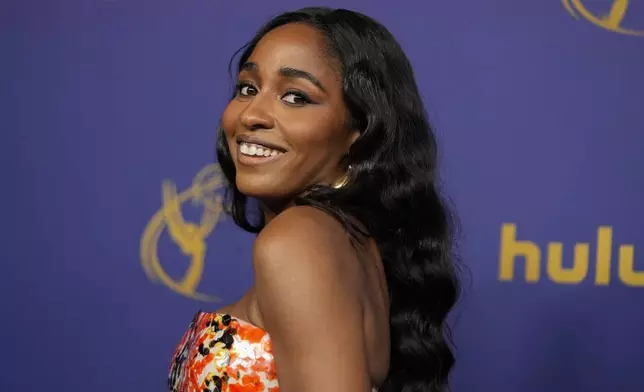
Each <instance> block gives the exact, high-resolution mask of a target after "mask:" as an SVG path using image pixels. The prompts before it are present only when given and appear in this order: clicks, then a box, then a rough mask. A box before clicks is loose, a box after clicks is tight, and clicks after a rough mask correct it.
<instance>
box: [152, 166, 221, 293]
mask: <svg viewBox="0 0 644 392" xmlns="http://www.w3.org/2000/svg"><path fill="white" fill-rule="evenodd" d="M222 184H223V176H222V173H221V168H220V167H219V165H217V164H212V165H208V166H206V167H205V168H203V169H202V170H201V171H200V172H199V173H198V174H197V175H196V176H195V178H194V180H193V183H192V186H191V187H190V188H189V189H187V190H185V191H183V192H181V193H177V187H176V185H175V184H174V183H172V182H171V181H169V180H166V181H164V182H163V186H162V189H163V192H162V197H163V207H162V208H161V209H160V210H159V211H158V212H157V213H156V214H154V216H153V217H152V219H151V220H150V221H149V222H148V225H147V227H146V228H145V231H144V232H143V237H142V239H141V250H140V252H141V263H142V264H143V268H144V270H145V273H146V275H147V276H148V278H149V279H150V280H152V281H153V282H159V281H160V282H161V283H162V284H164V285H165V286H167V287H169V288H170V289H172V290H173V291H175V292H176V293H179V294H182V295H185V296H186V297H190V298H194V299H198V300H202V301H213V302H218V301H219V298H217V297H214V296H210V295H207V294H203V293H199V292H198V291H197V290H198V287H199V282H201V277H202V274H203V271H204V259H205V256H206V249H207V246H206V238H207V237H208V235H210V233H211V232H212V230H213V229H214V227H215V225H216V224H217V221H218V220H219V219H220V216H221V212H222V196H220V195H218V194H216V191H217V190H219V189H221V188H222ZM187 202H191V203H192V205H193V206H196V207H198V208H200V209H202V210H203V212H202V215H201V221H200V222H199V223H194V222H188V221H186V220H185V219H184V216H183V213H182V206H183V205H184V204H185V203H187ZM164 232H167V233H168V234H169V236H170V238H171V239H172V241H173V242H174V243H175V244H176V245H177V246H178V247H179V249H180V250H181V251H182V253H183V254H184V255H186V256H189V257H190V263H189V265H188V267H187V269H186V272H185V274H184V275H183V277H182V278H181V279H179V280H175V279H173V278H172V277H170V275H168V273H167V272H166V270H165V269H164V268H163V266H162V264H161V261H160V260H159V254H158V244H159V238H160V237H161V234H162V233H164Z"/></svg>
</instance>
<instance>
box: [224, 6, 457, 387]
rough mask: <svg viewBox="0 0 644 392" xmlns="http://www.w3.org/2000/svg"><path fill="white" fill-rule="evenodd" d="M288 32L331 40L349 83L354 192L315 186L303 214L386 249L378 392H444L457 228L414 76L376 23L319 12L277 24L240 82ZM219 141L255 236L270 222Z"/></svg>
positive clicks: (235, 213) (237, 216)
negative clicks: (323, 215) (386, 314)
mask: <svg viewBox="0 0 644 392" xmlns="http://www.w3.org/2000/svg"><path fill="white" fill-rule="evenodd" d="M288 23H304V24H307V25H309V26H312V27H313V28H315V29H317V30H318V31H319V32H320V33H321V34H322V35H323V36H324V37H325V38H326V44H327V45H326V48H325V49H326V52H327V53H326V54H327V55H328V57H329V58H330V59H333V60H335V64H336V65H337V67H338V71H339V72H340V74H341V75H342V82H343V90H344V102H345V105H346V107H347V109H348V113H349V117H350V122H351V123H350V124H349V125H350V126H351V127H352V129H357V130H359V131H360V136H359V137H358V139H357V140H356V141H355V143H354V144H353V145H352V146H351V148H350V150H349V156H348V158H347V159H348V161H347V164H348V165H351V166H350V167H351V170H350V171H349V181H348V183H347V184H346V185H345V186H344V187H342V188H339V189H334V188H332V187H328V186H322V185H315V186H313V187H311V189H309V190H307V192H304V194H303V195H302V196H300V197H299V198H297V199H296V200H295V204H296V205H309V206H313V207H316V208H319V209H321V210H323V211H325V212H327V213H328V214H330V215H331V216H333V217H335V218H336V219H338V220H339V221H340V222H341V223H342V224H343V225H344V227H345V228H346V229H347V230H348V232H349V233H350V234H351V235H352V237H353V238H354V239H358V240H359V241H361V240H363V239H364V238H365V236H367V237H371V238H373V239H374V241H375V242H376V244H377V245H378V249H379V251H380V253H381V257H382V261H383V265H384V270H385V275H386V280H387V285H388V289H389V299H390V346H391V349H390V366H389V372H388V375H387V378H386V380H385V382H384V384H383V385H381V386H380V388H379V391H380V392H403V391H404V392H439V391H444V390H446V389H448V379H449V374H450V371H451V369H452V367H453V364H454V355H453V353H452V350H451V348H450V344H449V342H450V339H449V328H448V326H447V321H446V319H447V315H448V313H449V312H450V310H451V309H452V307H453V306H454V305H455V303H456V300H457V298H458V296H459V282H458V279H457V274H456V268H455V263H454V259H455V257H454V255H453V243H454V241H453V231H454V230H453V229H454V227H453V225H452V223H453V222H454V220H453V217H452V215H451V214H450V211H449V209H448V207H447V203H446V202H445V200H444V199H443V198H442V197H441V196H440V194H439V189H438V188H439V180H438V169H437V160H438V150H437V143H436V139H435V136H434V134H433V132H432V129H431V127H430V125H429V122H428V120H427V116H426V113H425V109H424V106H423V103H422V99H421V96H420V93H419V90H418V87H417V84H416V81H415V78H414V74H413V70H412V67H411V65H410V63H409V60H408V58H407V57H406V55H405V53H404V52H403V50H402V48H401V47H400V45H399V44H398V42H397V41H396V40H395V38H394V37H393V36H392V35H391V33H390V32H389V31H388V30H387V29H386V28H385V27H383V26H382V25H381V24H379V23H378V22H376V21H375V20H373V19H371V18H369V17H367V16H365V15H362V14H360V13H357V12H353V11H349V10H344V9H330V8H325V7H319V8H303V9H300V10H297V11H294V12H287V13H284V14H282V15H279V16H277V17H275V18H273V19H272V20H270V21H269V22H268V23H267V24H266V25H265V26H264V27H262V28H261V29H260V30H259V32H258V33H257V35H256V36H255V37H254V38H253V39H252V40H251V41H250V42H249V43H248V44H247V45H245V46H244V47H242V48H241V49H240V50H239V51H238V52H237V53H236V55H237V54H239V53H240V52H241V53H242V54H241V56H240V58H239V62H238V65H237V72H239V71H240V68H241V66H242V65H243V64H244V63H245V62H246V61H247V60H248V58H249V57H250V55H251V53H252V51H253V49H254V48H255V46H256V45H257V43H258V41H259V40H260V39H261V38H262V37H263V36H264V35H265V34H266V33H268V32H269V31H271V30H273V29H275V28H276V27H279V26H282V25H285V24H288ZM234 57H235V56H233V58H234ZM232 64H233V60H231V68H232ZM219 132H220V133H219V138H218V142H217V158H218V161H219V164H220V166H221V168H222V171H223V173H224V175H225V176H226V178H227V180H228V182H229V191H230V193H229V198H228V202H229V205H228V208H229V213H230V214H231V215H232V217H233V219H234V221H235V222H236V223H237V225H238V226H240V227H241V228H243V229H245V230H247V231H249V232H253V233H257V232H259V231H260V230H261V229H262V228H263V226H264V220H263V216H262V214H261V212H259V211H258V209H257V205H254V206H253V205H252V204H249V201H250V200H248V199H247V197H246V196H245V195H243V194H242V193H241V192H240V191H239V189H237V187H236V186H235V167H234V165H233V162H232V159H231V154H230V151H229V149H228V143H227V142H226V137H225V135H224V133H223V130H221V129H220V131H219ZM249 214H252V215H255V218H254V219H250V217H249Z"/></svg>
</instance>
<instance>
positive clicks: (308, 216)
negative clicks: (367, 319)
mask: <svg viewBox="0 0 644 392" xmlns="http://www.w3.org/2000/svg"><path fill="white" fill-rule="evenodd" d="M253 261H254V266H255V275H256V282H255V285H256V296H257V301H258V305H259V310H260V314H261V317H262V320H263V324H264V328H265V329H266V331H267V332H268V333H269V334H270V335H271V340H272V342H273V354H274V357H275V364H276V369H277V376H278V379H279V383H280V391H281V392H328V391H334V392H364V391H370V385H369V384H370V381H369V379H370V377H369V374H368V371H367V366H366V362H367V361H366V358H365V350H364V348H365V344H364V336H363V335H364V334H363V331H364V328H363V306H362V301H361V292H362V287H363V279H364V276H363V273H362V268H361V266H360V263H359V260H358V259H357V256H356V253H355V250H354V248H353V247H352V245H351V243H350V241H349V237H348V234H347V233H346V231H345V230H344V229H343V228H342V226H341V225H340V223H339V222H337V221H336V220H335V219H333V218H332V217H330V216H329V215H327V214H326V213H324V212H322V211H319V210H317V209H314V208H312V207H306V206H298V207H292V208H289V209H287V210H286V211H284V212H283V213H282V214H280V215H278V216H277V217H276V218H275V219H274V220H273V221H271V222H270V223H269V224H268V225H267V226H266V227H265V228H264V229H263V230H262V232H261V233H260V234H259V236H258V237H257V240H256V242H255V246H254V249H253Z"/></svg>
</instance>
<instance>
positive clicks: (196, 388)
mask: <svg viewBox="0 0 644 392" xmlns="http://www.w3.org/2000/svg"><path fill="white" fill-rule="evenodd" d="M168 387H169V389H170V391H171V392H279V390H280V389H279V386H278V385H277V375H276V374H275V364H274V362H273V354H272V348H271V340H270V337H269V335H268V333H266V332H265V331H264V330H262V329H260V328H258V327H256V326H254V325H252V324H250V323H248V322H246V321H243V320H239V319H236V318H234V317H232V316H230V315H228V314H221V313H204V312H198V313H197V314H196V315H195V317H194V318H193V320H192V322H191V323H190V326H189V327H188V330H187V331H186V333H185V334H184V336H183V338H182V339H181V342H180V343H179V346H178V347H177V349H176V351H175V354H174V359H173V361H172V364H171V365H170V376H169V378H168Z"/></svg>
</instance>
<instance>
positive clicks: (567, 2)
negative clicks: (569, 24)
mask: <svg viewBox="0 0 644 392" xmlns="http://www.w3.org/2000/svg"><path fill="white" fill-rule="evenodd" d="M584 1H587V0H561V2H562V3H563V5H564V7H565V8H566V10H568V12H569V13H570V14H571V15H572V16H573V17H574V18H575V19H579V17H580V16H581V17H583V18H584V19H586V20H587V21H589V22H590V23H592V24H594V25H596V26H599V27H601V28H603V29H606V30H608V31H612V32H614V33H620V34H628V35H636V36H644V30H633V29H629V28H626V27H622V21H623V20H624V16H626V11H627V10H628V1H629V0H611V1H612V4H611V7H610V10H609V11H608V13H606V14H605V15H601V16H597V15H595V14H593V13H592V12H590V11H589V10H588V9H587V8H586V7H585V6H584V4H583V2H584ZM607 2H610V1H608V0H607Z"/></svg>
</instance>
